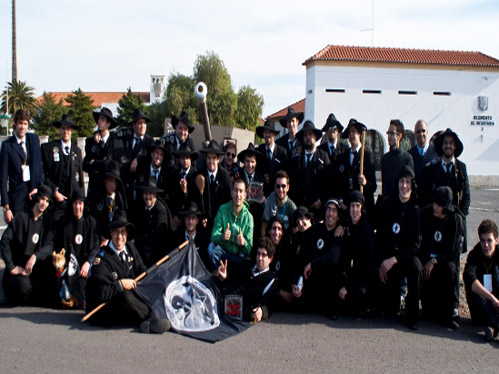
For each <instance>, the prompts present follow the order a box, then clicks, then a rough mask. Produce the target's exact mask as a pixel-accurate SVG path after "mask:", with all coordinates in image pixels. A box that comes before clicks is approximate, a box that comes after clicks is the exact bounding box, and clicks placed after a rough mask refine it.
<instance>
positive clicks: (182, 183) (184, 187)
mask: <svg viewBox="0 0 499 374" xmlns="http://www.w3.org/2000/svg"><path fill="white" fill-rule="evenodd" d="M180 189H181V190H182V192H183V194H184V195H187V180H185V179H184V178H180Z"/></svg>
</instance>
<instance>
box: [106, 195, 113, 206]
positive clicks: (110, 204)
mask: <svg viewBox="0 0 499 374" xmlns="http://www.w3.org/2000/svg"><path fill="white" fill-rule="evenodd" d="M107 206H108V207H109V208H110V209H111V208H112V207H113V198H112V197H108V198H107Z"/></svg>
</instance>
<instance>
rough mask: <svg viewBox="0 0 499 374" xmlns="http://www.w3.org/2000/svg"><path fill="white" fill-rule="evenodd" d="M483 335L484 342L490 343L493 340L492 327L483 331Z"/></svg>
mask: <svg viewBox="0 0 499 374" xmlns="http://www.w3.org/2000/svg"><path fill="white" fill-rule="evenodd" d="M484 334H485V341H486V342H491V341H492V340H494V329H493V328H492V327H490V326H487V327H486V328H485V330H484Z"/></svg>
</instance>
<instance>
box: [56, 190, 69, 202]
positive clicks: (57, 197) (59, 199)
mask: <svg viewBox="0 0 499 374" xmlns="http://www.w3.org/2000/svg"><path fill="white" fill-rule="evenodd" d="M54 199H55V201H57V202H58V203H60V202H62V201H64V200H66V199H67V197H66V196H64V195H63V194H62V193H60V192H59V190H55V192H54Z"/></svg>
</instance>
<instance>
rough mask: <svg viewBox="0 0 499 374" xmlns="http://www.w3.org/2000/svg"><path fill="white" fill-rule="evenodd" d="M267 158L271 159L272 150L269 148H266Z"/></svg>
mask: <svg viewBox="0 0 499 374" xmlns="http://www.w3.org/2000/svg"><path fill="white" fill-rule="evenodd" d="M267 158H268V159H269V161H272V151H271V150H270V148H269V149H267Z"/></svg>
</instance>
